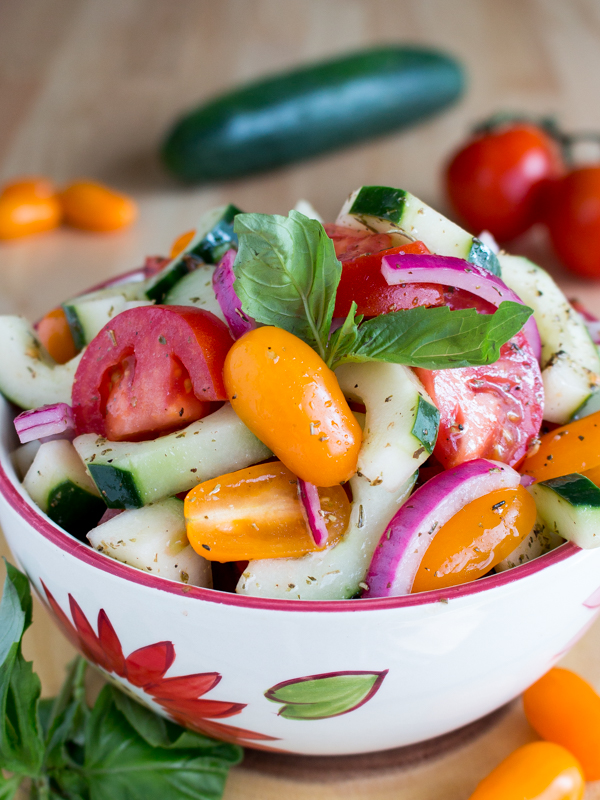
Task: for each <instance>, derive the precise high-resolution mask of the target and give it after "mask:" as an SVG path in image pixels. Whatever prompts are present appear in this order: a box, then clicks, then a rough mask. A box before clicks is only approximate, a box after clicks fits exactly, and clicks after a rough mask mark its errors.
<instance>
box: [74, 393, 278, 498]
mask: <svg viewBox="0 0 600 800" xmlns="http://www.w3.org/2000/svg"><path fill="white" fill-rule="evenodd" d="M73 444H74V446H75V449H76V450H77V452H78V453H79V455H80V456H81V458H82V459H83V461H84V462H85V464H86V466H87V468H88V470H89V473H90V475H91V476H92V478H93V480H94V483H95V484H96V486H97V487H98V489H99V490H100V493H101V495H102V497H103V498H104V500H105V502H106V504H107V506H108V507H109V508H140V507H141V506H144V505H147V504H148V503H154V502H157V501H158V500H163V499H164V498H166V497H170V496H172V495H175V494H179V492H187V491H189V489H191V488H192V487H194V486H196V484H198V483H201V482H202V481H207V480H209V479H210V478H216V477H217V476H218V475H224V474H225V473H227V472H235V471H236V470H238V469H243V468H244V467H248V466H250V465H251V464H256V463H257V462H258V461H264V459H265V458H268V457H269V456H270V455H271V451H270V450H269V449H268V448H267V447H266V446H265V445H264V444H263V443H262V442H261V441H259V440H258V439H257V438H256V436H255V435H254V434H253V433H251V432H250V431H249V430H248V428H247V427H246V426H245V425H244V423H243V422H242V421H241V419H240V418H239V417H238V415H237V414H236V413H235V411H234V410H233V409H232V408H231V406H230V405H229V403H227V404H226V405H224V406H223V407H222V408H220V409H219V410H218V411H215V413H214V414H211V415H210V416H208V417H205V418H204V419H201V420H198V421H197V422H193V423H192V424H191V425H188V427H187V428H184V429H183V430H182V431H179V432H176V433H171V434H169V435H168V436H161V437H160V438H158V439H153V440H151V441H148V442H109V441H108V440H107V439H104V438H103V437H102V436H100V437H98V436H96V435H95V434H93V433H86V434H84V435H83V436H78V437H77V438H76V439H75V441H74V442H73Z"/></svg>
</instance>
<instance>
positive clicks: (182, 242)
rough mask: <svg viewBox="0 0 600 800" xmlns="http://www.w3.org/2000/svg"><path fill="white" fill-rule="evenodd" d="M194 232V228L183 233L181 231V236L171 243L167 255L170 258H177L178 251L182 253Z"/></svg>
mask: <svg viewBox="0 0 600 800" xmlns="http://www.w3.org/2000/svg"><path fill="white" fill-rule="evenodd" d="M195 233H196V231H195V230H192V231H186V232H185V233H182V234H181V236H178V237H177V239H175V241H174V242H173V244H172V245H171V252H170V253H169V256H170V257H171V258H177V256H178V255H179V253H182V252H183V251H184V250H185V248H186V247H187V246H188V244H189V243H190V242H191V241H192V239H193V238H194V234H195Z"/></svg>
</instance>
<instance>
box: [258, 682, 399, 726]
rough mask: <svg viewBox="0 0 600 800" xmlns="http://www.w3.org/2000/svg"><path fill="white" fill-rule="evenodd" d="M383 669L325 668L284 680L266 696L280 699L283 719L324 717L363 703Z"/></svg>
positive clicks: (334, 715) (275, 699)
mask: <svg viewBox="0 0 600 800" xmlns="http://www.w3.org/2000/svg"><path fill="white" fill-rule="evenodd" d="M387 673H388V670H385V671H384V672H363V671H360V672H359V671H357V672H352V671H346V672H328V673H325V674H323V675H308V676H307V677H304V678H296V679H295V680H290V681H283V682H282V683H278V684H277V685H276V686H272V687H271V688H270V689H269V690H268V691H266V692H265V697H266V698H267V700H271V701H272V702H274V703H283V704H284V705H283V707H282V708H281V709H280V711H279V716H282V717H285V718H286V719H297V720H302V719H327V718H328V717H337V716H339V715H340V714H348V713H349V712H350V711H354V710H355V709H357V708H359V707H360V706H362V705H363V704H364V703H366V702H367V701H368V700H370V699H371V698H372V697H373V695H374V694H375V693H376V692H377V691H378V690H379V687H380V686H381V684H382V682H383V679H384V678H385V676H386V675H387Z"/></svg>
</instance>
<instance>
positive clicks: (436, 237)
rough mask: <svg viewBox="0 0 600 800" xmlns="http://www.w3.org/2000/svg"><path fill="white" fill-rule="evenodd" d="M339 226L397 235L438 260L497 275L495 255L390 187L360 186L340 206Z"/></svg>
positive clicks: (407, 195) (404, 192)
mask: <svg viewBox="0 0 600 800" xmlns="http://www.w3.org/2000/svg"><path fill="white" fill-rule="evenodd" d="M336 222H337V224H338V225H344V226H346V227H348V228H357V229H358V230H365V229H367V230H371V231H374V232H376V233H389V232H393V231H398V232H399V233H404V234H406V235H407V236H408V238H410V239H412V240H415V239H419V240H420V241H422V242H423V243H424V244H425V245H427V247H428V248H429V249H430V250H431V252H432V253H436V254H437V255H440V256H455V257H456V258H463V259H465V260H466V261H470V262H471V263H472V264H477V265H478V266H480V267H483V268H484V269H487V270H489V271H490V272H492V273H493V274H494V275H500V264H499V262H498V258H497V256H496V254H495V253H494V252H493V251H492V250H491V249H490V248H489V247H488V246H487V245H485V244H484V243H483V242H482V241H481V240H480V239H478V238H477V237H475V236H471V234H470V233H467V231H465V230H463V229H462V228H460V227H459V226H458V225H456V223H454V222H451V221H450V220H449V219H447V218H446V217H444V216H443V215H442V214H440V213H439V211H435V210H434V209H433V208H431V206H428V205H427V204H426V203H424V202H423V201H422V200H419V198H418V197H415V196H414V195H413V194H410V192H406V191H405V190H404V189H393V188H391V187H389V186H361V187H360V189H357V190H356V191H355V192H352V194H351V195H350V197H349V198H348V199H347V200H346V202H345V203H344V205H343V206H342V210H341V211H340V213H339V216H338V218H337V220H336Z"/></svg>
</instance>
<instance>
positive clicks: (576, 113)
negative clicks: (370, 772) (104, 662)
mask: <svg viewBox="0 0 600 800" xmlns="http://www.w3.org/2000/svg"><path fill="white" fill-rule="evenodd" d="M396 41H409V42H422V43H426V44H429V45H435V46H439V47H442V48H444V49H447V50H449V51H450V52H452V53H454V54H455V55H457V56H459V57H460V58H461V59H462V60H463V62H464V64H465V66H466V68H467V71H468V75H469V91H468V94H467V96H466V98H465V99H464V100H463V101H462V102H461V103H460V105H458V106H457V107H455V108H454V109H452V110H450V111H449V112H448V113H446V114H445V115H444V116H442V117H439V118H437V119H434V120H433V121H431V122H429V123H427V124H424V125H421V126H420V127H418V128H415V129H413V130H410V131H408V132H405V133H403V134H401V135H397V136H390V137H386V138H385V139H381V140H379V141H377V142H373V143H370V144H366V145H361V146H359V147H353V148H351V149H348V150H345V151H343V152H339V153H336V154H334V155H327V156H323V157H321V158H319V159H316V160H313V161H311V162H310V163H307V164H300V165H295V166H292V167H289V168H287V169H282V170H280V171H278V172H275V173H270V174H266V175H264V176H260V177H255V178H251V179H248V180H243V181H233V182H230V183H227V184H220V185H213V186H209V187H199V188H182V187H181V186H179V185H177V184H176V183H175V182H173V181H172V180H170V179H169V178H168V177H167V176H166V175H165V174H164V173H163V172H162V171H161V168H160V166H159V164H158V162H157V159H156V155H155V154H156V150H157V143H158V141H159V140H160V137H161V135H162V134H163V132H164V131H165V129H166V128H167V127H168V125H169V123H170V121H171V120H172V119H173V117H174V115H176V114H178V113H179V112H180V111H181V110H183V109H185V108H186V107H188V106H189V105H190V104H193V103H195V102H196V101H198V100H200V99H203V98H206V97H208V96H210V95H212V94H213V93H215V92H219V91H221V90H223V89H226V88H227V87H229V86H231V85H232V84H235V83H237V82H239V81H244V80H247V79H251V78H253V77H255V76H259V75H262V74H264V73H266V72H269V71H276V70H280V69H284V68H287V67H289V66H291V65H294V64H297V63H299V62H303V61H306V60H309V59H317V58H321V57H328V56H330V55H332V54H334V53H338V52H344V51H346V50H349V49H352V48H358V47H361V46H364V45H371V44H375V43H379V42H396ZM599 85H600V2H598V0H569V2H564V0H501V1H500V2H498V0H222V2H220V3H217V2H210V1H209V0H178V2H176V3H170V2H166V1H165V0H27V2H23V0H0V181H2V180H5V179H9V178H13V177H15V176H19V175H23V174H43V175H48V176H50V177H51V178H53V179H54V180H55V181H57V182H58V183H61V182H65V181H68V180H71V179H75V178H78V177H81V176H90V177H92V178H95V179H98V180H102V181H105V182H107V183H110V184H113V185H115V186H116V187H118V188H121V189H123V190H125V191H128V192H130V193H131V194H132V195H133V196H134V197H135V198H136V200H137V201H138V203H139V206H140V218H139V221H138V222H137V224H136V225H135V227H134V228H132V229H130V230H128V231H125V232H120V233H115V234H109V235H91V234H85V233H79V232H75V231H69V230H60V231H58V232H56V233H52V234H47V235H43V236H39V237H35V238H31V239H29V240H24V241H18V242H14V243H2V244H0V313H21V314H24V315H26V316H27V317H29V318H30V319H32V320H33V319H35V318H36V317H38V316H40V315H41V314H42V313H43V312H44V311H46V310H48V309H49V308H51V307H52V306H53V305H55V304H57V303H58V302H59V301H61V300H63V299H64V298H65V297H67V296H71V295H73V294H75V293H77V292H79V291H81V290H83V289H85V288H86V287H87V286H89V285H90V284H92V283H95V282H98V281H99V280H102V279H103V278H106V277H108V276H111V275H114V274H117V273H118V272H119V271H122V270H125V269H130V268H132V267H135V266H137V265H138V264H140V263H141V262H142V260H143V258H144V256H145V255H146V254H158V253H166V252H167V251H168V249H169V245H170V243H171V241H172V240H173V238H174V237H175V236H177V235H178V234H179V233H181V232H182V231H184V230H187V229H189V228H190V227H193V226H194V223H195V221H196V219H197V217H198V215H199V214H200V213H201V212H203V211H204V210H206V209H207V208H209V207H211V206H213V205H217V204H220V203H223V202H226V201H231V202H234V203H235V204H237V205H239V206H240V207H241V208H244V209H246V210H248V211H262V212H269V213H274V212H277V213H283V214H285V213H287V211H288V210H289V209H290V208H292V207H293V206H294V205H295V203H296V200H297V199H298V198H299V197H304V198H306V199H308V200H310V201H311V202H312V203H313V204H314V205H315V206H316V208H317V209H318V210H319V211H320V212H321V213H322V214H323V216H324V217H325V218H326V219H333V218H334V217H335V215H336V213H337V211H338V209H339V207H340V205H341V203H342V201H343V199H344V198H345V197H346V195H347V194H348V193H349V192H350V191H351V190H352V189H354V188H355V187H357V186H359V185H360V184H363V183H371V184H377V183H382V184H387V185H392V186H402V187H404V188H407V189H409V190H410V191H412V192H413V193H415V194H417V195H418V196H420V197H422V198H423V199H424V200H426V201H427V202H429V203H431V204H433V205H436V206H438V207H439V208H440V209H446V203H445V200H444V198H443V195H442V191H441V187H440V172H441V168H442V165H443V163H444V160H445V159H446V157H447V156H448V154H449V152H450V151H451V150H452V148H453V147H454V146H455V145H456V144H457V143H458V142H459V141H460V140H461V138H462V137H463V136H464V134H465V131H466V130H467V129H468V127H469V126H470V125H471V124H472V123H474V122H476V121H478V120H480V119H482V118H485V117H486V115H489V114H490V113H492V112H494V111H497V110H499V109H511V110H516V111H521V112H526V113H531V114H536V113H543V114H547V113H554V114H556V115H557V117H558V118H559V120H560V121H561V122H562V123H563V124H564V126H565V127H566V128H567V129H586V130H590V129H596V130H600V103H598V86H599ZM513 250H514V251H515V252H523V253H528V254H530V255H532V256H533V257H534V258H536V259H537V260H538V261H539V262H540V263H542V264H543V265H544V266H547V267H548V268H549V269H550V270H551V271H552V272H553V274H554V275H555V276H556V277H557V278H558V279H559V280H560V281H561V282H562V284H563V285H564V286H565V287H566V288H567V290H568V292H569V294H570V295H571V296H573V295H577V296H578V297H580V298H581V299H586V301H587V302H588V304H589V305H590V306H591V307H592V308H595V309H596V311H599V312H600V287H599V286H590V285H589V284H584V283H581V282H578V281H577V280H574V279H572V278H569V277H568V276H567V275H566V274H565V273H564V272H563V271H562V270H561V269H560V267H559V266H558V265H557V264H556V262H555V260H554V259H553V257H552V256H551V255H550V253H549V252H548V250H547V245H546V242H545V240H544V237H543V235H542V234H541V233H540V232H534V233H532V234H531V235H529V236H528V237H525V238H523V239H521V240H520V241H518V242H515V243H514V247H513ZM1 546H2V547H4V550H5V549H6V548H5V545H4V544H3V543H2V544H1ZM25 650H26V653H27V655H28V657H33V658H34V660H35V665H36V669H37V670H38V672H39V673H40V674H41V676H42V679H43V686H44V691H45V693H47V694H52V693H54V692H56V690H57V688H58V686H59V683H60V682H61V680H62V670H63V667H64V665H65V663H66V662H67V661H68V660H69V658H71V656H72V650H71V648H70V646H69V645H68V644H67V643H66V642H65V641H64V640H63V639H62V638H61V637H59V635H58V634H57V633H56V632H55V630H54V628H53V627H52V624H51V622H50V621H49V619H48V617H47V616H46V614H45V612H44V610H43V609H42V608H41V607H40V606H39V604H38V605H36V610H35V623H34V626H33V629H32V631H31V633H29V634H28V636H27V639H26V643H25ZM566 663H568V664H570V665H571V666H573V667H574V668H576V669H577V670H578V671H580V672H581V673H582V674H584V675H585V676H586V677H587V678H588V679H590V680H591V681H592V682H593V683H595V685H596V686H597V688H598V689H600V625H598V624H597V625H596V627H595V628H593V629H592V630H591V631H590V633H588V634H587V636H586V637H585V639H584V640H583V641H582V642H581V643H580V644H579V645H578V646H577V647H576V648H575V649H574V650H573V651H572V652H571V654H570V655H569V656H568V657H567V659H566ZM531 738H532V732H531V731H530V729H529V728H528V727H527V724H526V722H525V720H524V718H523V715H522V711H521V708H520V706H519V705H518V704H517V705H516V706H514V707H513V708H512V709H511V710H510V712H509V713H508V715H506V716H505V717H504V718H503V719H502V720H501V721H500V722H499V723H498V724H496V725H495V726H494V727H493V728H492V729H491V730H490V731H488V732H487V733H486V734H485V735H483V736H482V737H480V738H479V739H478V740H477V741H475V742H474V743H471V744H470V745H468V746H466V747H463V748H462V749H460V750H458V751H456V752H454V753H451V754H448V755H446V756H444V757H443V758H440V759H437V760H434V761H430V762H428V763H426V764H423V765H421V766H419V767H414V768H411V769H405V770H395V771H394V770H391V771H388V772H385V773H381V774H379V775H377V776H375V777H372V776H366V775H365V776H363V777H362V778H361V777H360V776H359V777H356V776H355V777H354V778H353V779H352V780H348V781H344V780H334V781H330V782H323V781H317V782H315V781H313V782H311V781H310V780H309V781H308V782H296V781H291V780H288V779H286V778H285V777H283V778H275V777H268V776H265V775H263V774H261V773H259V772H256V771H250V770H247V769H243V768H238V769H236V770H234V772H233V773H232V776H231V779H230V781H229V784H228V788H227V793H226V800H258V798H260V799H261V800H270V799H271V798H273V800H274V799H275V798H278V799H279V798H282V797H285V798H286V800H295V798H298V800H299V799H300V798H302V799H304V798H309V797H310V798H314V799H315V800H320V799H321V798H323V800H324V799H325V798H342V797H344V798H347V799H348V800H352V799H356V800H358V798H361V799H362V798H370V799H373V800H376V799H381V800H383V798H386V800H387V799H388V798H389V799H390V800H391V798H392V797H393V798H401V799H402V800H437V798H440V800H441V798H444V800H463V798H467V797H468V795H469V794H470V792H471V791H472V788H473V786H474V785H475V783H476V782H477V780H479V779H480V778H481V777H482V776H483V775H484V774H485V773H486V772H487V771H488V770H489V769H491V768H492V767H493V766H494V765H495V764H496V763H497V762H498V761H499V760H500V759H501V758H502V757H503V756H504V755H506V754H507V753H508V752H510V750H511V749H513V748H514V747H516V746H518V745H519V744H521V743H523V742H524V741H527V740H529V739H531ZM587 797H588V798H592V797H594V798H596V797H597V798H600V788H599V787H598V786H596V787H590V788H589V790H588V795H587Z"/></svg>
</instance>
